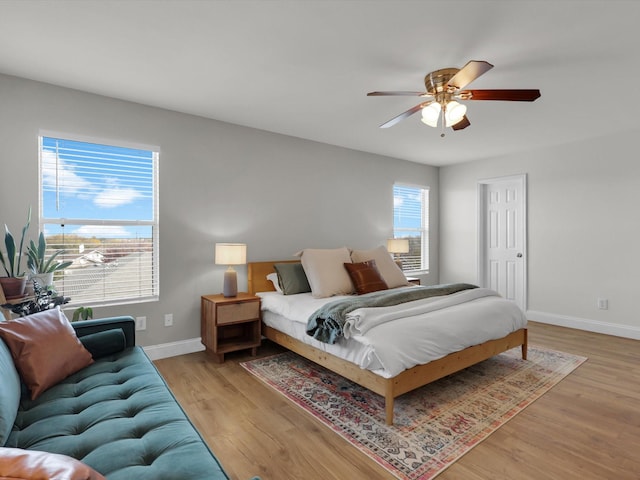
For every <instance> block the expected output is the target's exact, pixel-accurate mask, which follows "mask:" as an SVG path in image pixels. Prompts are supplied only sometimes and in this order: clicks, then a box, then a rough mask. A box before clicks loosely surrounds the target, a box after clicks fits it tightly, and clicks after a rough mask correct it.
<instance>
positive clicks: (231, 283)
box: [222, 267, 238, 297]
mask: <svg viewBox="0 0 640 480" xmlns="http://www.w3.org/2000/svg"><path fill="white" fill-rule="evenodd" d="M222 295H223V296H225V297H236V296H237V295H238V275H237V274H236V271H235V270H234V269H233V268H231V267H229V269H228V270H226V271H225V272H224V284H223V285H222Z"/></svg>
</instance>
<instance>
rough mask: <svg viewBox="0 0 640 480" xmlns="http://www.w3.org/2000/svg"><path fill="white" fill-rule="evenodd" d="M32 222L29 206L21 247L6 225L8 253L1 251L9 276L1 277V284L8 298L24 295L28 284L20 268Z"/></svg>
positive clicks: (0, 260)
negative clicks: (25, 240)
mask: <svg viewBox="0 0 640 480" xmlns="http://www.w3.org/2000/svg"><path fill="white" fill-rule="evenodd" d="M30 223H31V207H29V213H28V215H27V223H26V224H25V226H24V227H22V237H20V245H19V247H17V246H16V241H15V239H14V238H13V235H12V234H11V232H10V231H9V227H7V224H5V225H4V231H5V234H4V246H5V249H6V254H3V253H2V251H0V263H2V267H3V268H4V271H5V273H6V274H7V276H6V277H0V285H1V286H2V290H3V291H4V296H5V298H6V299H7V300H12V299H14V298H20V297H22V296H23V295H24V291H25V288H26V286H27V276H26V275H25V274H24V272H23V271H21V270H20V264H21V263H22V255H23V248H24V239H25V236H26V234H27V230H28V229H29V225H30Z"/></svg>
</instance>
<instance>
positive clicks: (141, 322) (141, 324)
mask: <svg viewBox="0 0 640 480" xmlns="http://www.w3.org/2000/svg"><path fill="white" fill-rule="evenodd" d="M146 329H147V317H136V330H138V331H139V330H146Z"/></svg>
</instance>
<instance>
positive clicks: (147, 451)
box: [0, 317, 258, 480]
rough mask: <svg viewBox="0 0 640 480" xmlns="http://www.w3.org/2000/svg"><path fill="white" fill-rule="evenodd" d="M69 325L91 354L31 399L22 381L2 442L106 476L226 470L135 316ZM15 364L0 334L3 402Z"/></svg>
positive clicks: (200, 475) (212, 474)
mask: <svg viewBox="0 0 640 480" xmlns="http://www.w3.org/2000/svg"><path fill="white" fill-rule="evenodd" d="M72 325H73V327H74V329H75V331H76V334H77V336H78V337H79V338H80V340H81V341H82V342H83V343H85V342H84V341H83V337H84V338H85V339H87V341H88V340H89V339H91V342H88V343H90V344H85V346H86V347H87V349H88V350H89V351H90V352H91V353H92V354H93V356H94V359H96V360H95V362H94V363H93V364H91V365H89V366H88V367H86V368H83V369H82V370H80V371H78V372H76V373H75V374H73V375H71V376H69V377H67V378H66V379H64V380H63V381H61V382H60V383H58V384H57V385H55V386H53V387H51V388H49V389H48V390H46V391H45V392H44V393H43V394H42V395H40V396H39V397H38V398H37V399H36V400H34V401H32V400H31V399H30V397H29V395H28V392H27V391H26V390H25V388H24V386H22V387H21V388H22V392H18V396H19V397H20V398H19V404H18V405H17V413H16V415H15V421H14V424H13V427H12V429H11V431H10V433H9V435H8V438H6V441H5V442H4V447H12V448H22V449H30V450H41V451H45V452H50V453H58V454H63V455H67V456H70V457H73V458H76V459H78V460H80V461H82V462H84V463H85V464H87V465H89V466H90V467H92V468H94V469H95V470H96V471H98V472H100V473H101V474H102V475H104V476H105V477H107V479H108V480H131V479H136V480H152V479H153V480H163V479H167V480H178V479H189V480H197V479H202V480H205V479H206V480H217V479H228V478H229V477H228V476H227V474H226V473H225V471H224V470H223V468H222V466H221V465H220V463H219V462H218V460H217V459H216V457H215V456H214V455H213V453H212V452H211V451H210V450H209V448H208V447H207V445H206V444H205V443H204V441H203V440H202V438H201V437H200V435H199V433H198V432H197V431H196V429H195V428H194V427H193V425H192V424H191V422H190V421H189V420H188V418H187V416H186V415H185V413H184V412H183V410H182V408H181V407H180V405H179V404H178V403H177V401H176V399H175V398H174V396H173V394H172V393H171V391H170V390H169V388H168V387H167V385H166V384H165V382H164V380H163V379H162V377H161V376H160V374H159V373H158V371H157V370H156V368H155V366H154V365H153V363H151V361H150V360H149V359H148V357H147V356H146V354H145V353H144V351H143V350H142V349H141V348H140V347H137V346H135V322H134V320H133V318H131V317H117V318H110V319H101V320H88V321H81V322H75V323H73V324H72ZM112 330H115V331H118V334H119V335H120V337H122V333H124V340H123V345H122V348H118V346H117V345H116V344H117V342H115V344H114V343H113V342H112V340H113V339H114V338H116V337H114V336H111V337H110V336H109V333H108V332H109V331H112ZM120 330H121V332H122V333H120ZM101 335H102V337H101ZM114 345H115V348H114ZM113 350H119V351H117V352H115V353H113V352H112V351H113ZM12 367H13V364H12V361H11V354H10V353H9V351H8V348H7V346H6V345H5V344H4V342H3V341H2V340H0V385H2V392H1V393H0V402H1V404H2V405H0V408H6V407H7V406H10V405H11V404H12V402H14V401H15V402H16V403H18V401H17V400H14V398H13V397H15V396H16V395H13V394H12V393H11V391H10V390H11V385H12V384H15V383H16V378H17V373H16V371H15V368H12ZM19 388H20V387H19ZM12 395H13V396H12ZM5 413H6V412H5ZM9 413H11V412H9ZM6 418H7V416H6V415H5V416H4V420H5V422H6ZM2 421H3V419H2V418H0V430H1V427H2V425H1V423H2ZM1 440H3V439H2V438H1V436H0V446H2V441H1ZM254 480H258V479H257V477H254Z"/></svg>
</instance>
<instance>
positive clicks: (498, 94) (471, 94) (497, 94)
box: [460, 89, 540, 102]
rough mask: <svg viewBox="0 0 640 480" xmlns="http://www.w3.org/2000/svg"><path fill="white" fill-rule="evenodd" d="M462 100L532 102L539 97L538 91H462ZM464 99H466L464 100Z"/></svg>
mask: <svg viewBox="0 0 640 480" xmlns="http://www.w3.org/2000/svg"><path fill="white" fill-rule="evenodd" d="M460 97H461V99H462V100H507V101H513V102H533V101H534V100H535V99H536V98H539V97H540V90H533V89H530V90H527V89H520V90H517V89H516V90H463V91H462V92H460ZM465 97H466V98H465Z"/></svg>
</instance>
